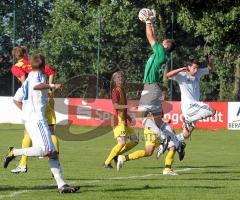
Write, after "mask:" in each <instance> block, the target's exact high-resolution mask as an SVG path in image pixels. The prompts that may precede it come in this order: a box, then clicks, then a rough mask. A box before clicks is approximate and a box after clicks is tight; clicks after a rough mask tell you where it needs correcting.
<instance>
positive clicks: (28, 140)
mask: <svg viewBox="0 0 240 200" xmlns="http://www.w3.org/2000/svg"><path fill="white" fill-rule="evenodd" d="M31 146H32V140H31V138H30V136H29V134H28V133H27V131H26V130H25V131H24V136H23V140H22V148H28V147H31ZM27 161H28V157H27V156H22V157H21V160H20V161H19V164H18V166H21V167H26V166H27Z"/></svg>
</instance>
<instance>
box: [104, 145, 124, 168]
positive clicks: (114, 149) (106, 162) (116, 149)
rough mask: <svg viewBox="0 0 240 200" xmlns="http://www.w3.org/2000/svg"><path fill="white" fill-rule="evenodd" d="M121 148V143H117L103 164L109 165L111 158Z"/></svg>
mask: <svg viewBox="0 0 240 200" xmlns="http://www.w3.org/2000/svg"><path fill="white" fill-rule="evenodd" d="M121 149H122V145H120V144H117V145H116V146H115V147H113V148H112V151H111V153H110V154H109V156H108V158H107V160H106V161H105V165H109V164H110V163H111V162H112V160H113V158H114V157H115V156H117V155H118V154H119V152H120V151H121Z"/></svg>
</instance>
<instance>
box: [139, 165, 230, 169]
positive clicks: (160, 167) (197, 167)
mask: <svg viewBox="0 0 240 200" xmlns="http://www.w3.org/2000/svg"><path fill="white" fill-rule="evenodd" d="M229 167H232V166H219V165H215V166H214V165H211V166H191V165H184V166H176V169H183V168H192V169H200V168H201V169H208V168H217V169H220V168H229ZM143 168H144V169H162V166H156V167H143Z"/></svg>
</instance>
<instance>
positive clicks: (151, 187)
mask: <svg viewBox="0 0 240 200" xmlns="http://www.w3.org/2000/svg"><path fill="white" fill-rule="evenodd" d="M174 188H175V189H180V188H181V189H202V190H217V189H223V188H225V187H215V186H175V187H173V186H169V187H168V186H149V185H145V186H143V187H133V188H114V189H106V190H102V191H103V192H128V191H144V190H146V191H147V190H161V189H174ZM88 191H89V190H88Z"/></svg>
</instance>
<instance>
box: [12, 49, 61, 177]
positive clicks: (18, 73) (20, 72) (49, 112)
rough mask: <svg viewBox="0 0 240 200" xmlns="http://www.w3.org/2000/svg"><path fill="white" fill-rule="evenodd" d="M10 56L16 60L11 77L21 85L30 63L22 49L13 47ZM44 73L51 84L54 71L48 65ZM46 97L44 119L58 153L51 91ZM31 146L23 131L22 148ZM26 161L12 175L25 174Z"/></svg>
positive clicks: (13, 170)
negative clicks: (15, 78) (47, 97)
mask: <svg viewBox="0 0 240 200" xmlns="http://www.w3.org/2000/svg"><path fill="white" fill-rule="evenodd" d="M12 55H13V57H14V58H15V59H16V60H17V63H16V64H15V65H14V66H12V69H11V71H12V73H13V75H14V76H15V77H17V78H18V80H19V81H20V82H21V83H23V82H24V81H25V79H26V78H27V75H28V73H29V72H30V71H31V65H30V62H29V61H28V60H27V56H26V49H24V48H23V47H14V48H13V51H12ZM22 60H24V62H22ZM19 63H20V64H19ZM26 69H27V70H26ZM44 73H45V74H46V76H48V82H49V84H52V83H53V80H54V77H55V70H54V69H53V68H52V67H50V66H49V65H45V68H44ZM48 96H49V99H48V103H47V106H46V118H47V120H48V125H49V128H50V131H51V133H52V141H53V143H54V146H55V149H57V151H58V152H59V141H58V138H57V137H56V135H54V128H55V125H56V116H55V111H54V99H53V94H52V91H49V93H48ZM31 146H32V141H31V138H30V137H29V134H28V133H27V132H26V130H24V137H23V140H22V148H28V147H31ZM27 161H28V157H27V156H22V157H21V159H20V161H19V164H18V166H17V167H16V168H15V169H12V170H11V172H12V173H21V172H27Z"/></svg>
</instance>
